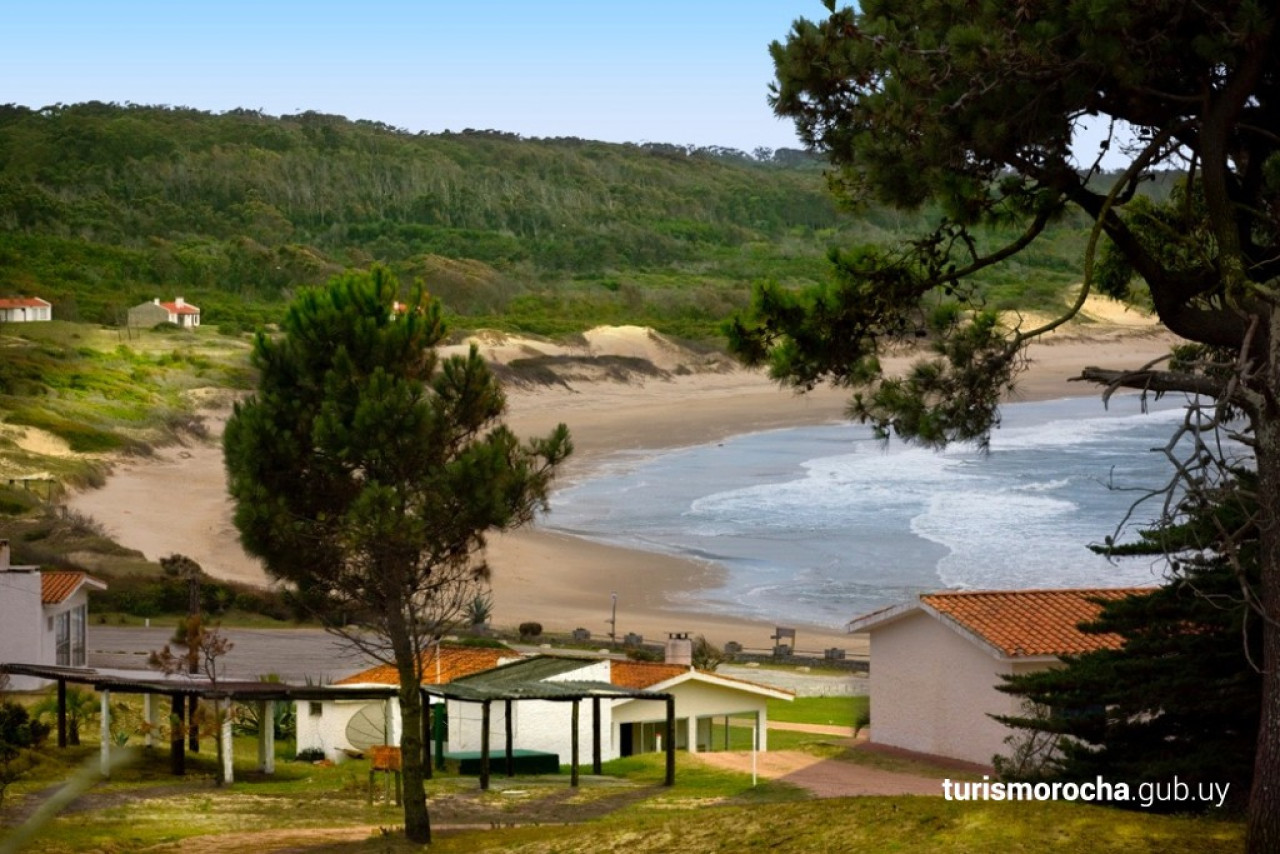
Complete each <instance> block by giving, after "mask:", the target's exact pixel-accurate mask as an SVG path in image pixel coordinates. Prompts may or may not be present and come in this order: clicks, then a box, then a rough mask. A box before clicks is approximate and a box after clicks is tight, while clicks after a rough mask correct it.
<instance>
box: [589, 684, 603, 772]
mask: <svg viewBox="0 0 1280 854" xmlns="http://www.w3.org/2000/svg"><path fill="white" fill-rule="evenodd" d="M591 773H592V774H595V775H597V776H599V775H600V774H602V773H604V769H603V768H602V767H601V756H600V698H599V697H592V698H591Z"/></svg>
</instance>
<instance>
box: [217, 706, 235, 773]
mask: <svg viewBox="0 0 1280 854" xmlns="http://www.w3.org/2000/svg"><path fill="white" fill-rule="evenodd" d="M213 711H214V715H213V716H214V719H215V720H217V721H220V726H219V728H218V737H219V738H220V739H222V741H221V742H220V746H221V747H222V751H221V752H222V782H224V783H226V784H227V785H231V784H232V783H234V782H235V781H236V779H235V773H234V771H233V770H232V765H233V763H232V761H231V759H232V756H231V747H232V745H231V701H230V700H214V701H213Z"/></svg>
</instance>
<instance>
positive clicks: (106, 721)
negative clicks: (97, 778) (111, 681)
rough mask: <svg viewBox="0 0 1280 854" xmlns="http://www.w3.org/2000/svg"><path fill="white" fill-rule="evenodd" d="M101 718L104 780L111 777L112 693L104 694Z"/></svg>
mask: <svg viewBox="0 0 1280 854" xmlns="http://www.w3.org/2000/svg"><path fill="white" fill-rule="evenodd" d="M98 717H99V718H101V721H100V722H101V724H102V730H101V737H102V742H101V744H100V745H99V748H98V749H99V751H100V754H101V760H102V763H101V764H102V776H103V777H104V778H106V777H110V776H111V692H110V691H105V690H104V691H103V692H102V711H101V712H100V713H99V715H98Z"/></svg>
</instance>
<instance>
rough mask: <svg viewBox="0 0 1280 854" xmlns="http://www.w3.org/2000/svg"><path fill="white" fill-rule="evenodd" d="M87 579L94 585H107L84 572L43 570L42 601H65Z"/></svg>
mask: <svg viewBox="0 0 1280 854" xmlns="http://www.w3.org/2000/svg"><path fill="white" fill-rule="evenodd" d="M86 581H88V582H90V584H92V585H93V586H94V587H102V588H105V587H106V585H105V584H103V583H102V582H101V581H98V580H97V579H96V578H92V577H91V576H89V575H87V574H86V573H83V572H42V573H40V603H41V604H42V605H57V604H59V603H61V602H65V601H67V599H68V597H70V596H71V594H73V593H75V592H76V591H77V590H78V589H80V585H81V584H84V583H85V582H86Z"/></svg>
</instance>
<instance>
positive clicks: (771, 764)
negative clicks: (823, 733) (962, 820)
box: [697, 750, 942, 798]
mask: <svg viewBox="0 0 1280 854" xmlns="http://www.w3.org/2000/svg"><path fill="white" fill-rule="evenodd" d="M697 757H698V759H699V760H700V761H702V762H705V763H706V764H708V765H710V766H712V767H714V768H723V769H725V770H727V771H738V772H741V773H744V774H750V773H751V754H750V753H749V752H742V751H730V752H721V753H699V754H697ZM756 773H757V774H759V775H760V776H761V777H762V778H764V779H766V780H781V781H782V782H784V783H791V784H792V785H795V786H799V787H801V788H803V789H808V790H809V791H810V792H812V793H813V794H814V795H815V796H817V797H819V798H847V797H854V796H858V795H935V796H938V795H941V794H942V780H941V778H936V779H935V778H931V777H920V776H917V775H915V774H903V773H901V772H898V771H883V770H881V769H879V768H868V767H867V766H865V765H858V764H855V763H853V762H844V761H841V760H839V759H822V758H821V757H818V756H813V755H811V754H808V753H804V752H801V751H799V750H770V751H768V752H766V753H760V754H757V756H756Z"/></svg>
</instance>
